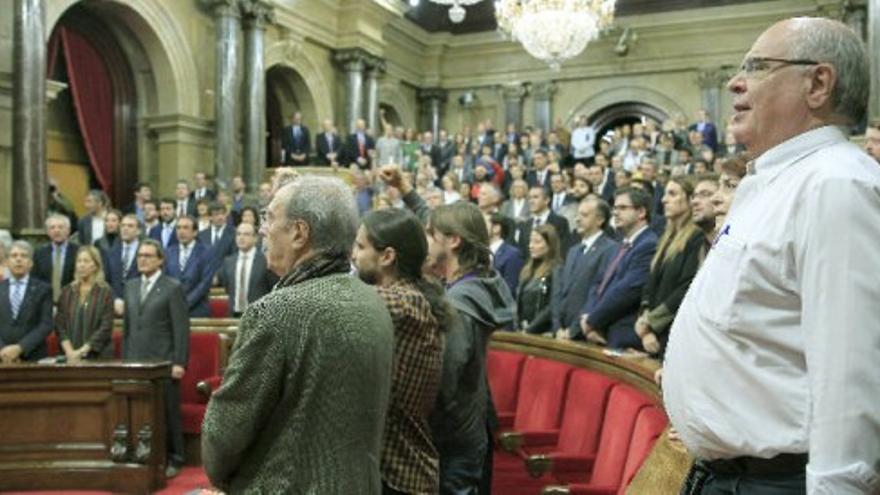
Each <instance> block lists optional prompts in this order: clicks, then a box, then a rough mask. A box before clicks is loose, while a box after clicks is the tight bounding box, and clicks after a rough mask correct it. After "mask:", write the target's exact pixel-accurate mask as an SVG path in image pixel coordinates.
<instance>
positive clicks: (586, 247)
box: [581, 230, 602, 250]
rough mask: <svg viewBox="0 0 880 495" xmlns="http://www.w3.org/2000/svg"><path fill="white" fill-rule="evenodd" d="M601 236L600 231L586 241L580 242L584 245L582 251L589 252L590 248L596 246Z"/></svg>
mask: <svg viewBox="0 0 880 495" xmlns="http://www.w3.org/2000/svg"><path fill="white" fill-rule="evenodd" d="M601 235H602V231H601V230H600V231H598V232H596V233H595V234H593V235H591V236H590V237H587V238H586V239H584V240H583V241H581V242H582V243H583V245H584V250H589V249H590V248H591V247H593V244H596V240H597V239H599V236H601Z"/></svg>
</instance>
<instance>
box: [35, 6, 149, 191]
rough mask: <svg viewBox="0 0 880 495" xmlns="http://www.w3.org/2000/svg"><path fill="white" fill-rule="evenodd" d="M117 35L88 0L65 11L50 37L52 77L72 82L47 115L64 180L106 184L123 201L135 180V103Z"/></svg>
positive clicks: (53, 151) (130, 73) (132, 83)
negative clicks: (90, 5) (78, 166)
mask: <svg viewBox="0 0 880 495" xmlns="http://www.w3.org/2000/svg"><path fill="white" fill-rule="evenodd" d="M117 29H118V28H117ZM118 36H119V35H118V34H117V33H115V32H114V31H113V30H112V28H111V27H110V24H109V23H108V22H107V21H106V20H105V18H104V17H103V16H102V15H100V13H96V12H94V11H92V10H91V9H90V8H89V5H88V4H87V3H83V4H77V5H74V6H73V7H71V8H70V9H68V10H67V11H66V12H65V13H64V15H62V16H61V18H60V19H59V21H58V24H56V26H55V28H54V29H53V31H52V35H51V37H50V41H49V50H48V54H49V60H48V63H49V68H48V76H49V78H50V79H52V80H55V81H58V82H61V83H64V84H66V85H67V88H66V90H65V91H63V92H62V93H61V95H60V97H59V98H57V99H55V100H54V101H52V102H50V103H49V104H48V109H47V111H48V117H49V118H48V120H47V122H48V125H49V131H50V132H49V137H50V143H49V144H50V146H49V148H50V149H49V152H50V157H51V158H55V160H54V162H55V165H56V166H55V171H56V173H59V174H61V177H60V180H61V181H66V182H73V184H68V186H69V187H73V188H76V189H80V188H81V189H88V188H99V189H103V190H104V191H105V192H106V193H107V194H108V195H109V196H110V198H111V200H112V202H113V204H114V205H117V206H123V205H125V204H127V203H128V202H130V201H131V189H132V187H131V186H132V184H134V183H135V182H137V180H138V152H137V147H138V143H137V139H138V136H137V122H138V106H137V89H136V84H135V80H134V75H133V70H132V66H131V64H130V63H129V59H128V57H127V55H126V53H125V51H124V50H123V48H122V46H121V44H120V42H119V41H118V39H119V38H118ZM77 164H79V165H81V167H80V170H79V173H77V167H76V165H77ZM83 180H85V182H86V184H76V182H82V181H83ZM77 186H79V187H77Z"/></svg>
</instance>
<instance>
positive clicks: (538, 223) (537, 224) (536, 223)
mask: <svg viewBox="0 0 880 495" xmlns="http://www.w3.org/2000/svg"><path fill="white" fill-rule="evenodd" d="M540 226H541V217H535V220H534V221H533V222H532V228H535V227H540Z"/></svg>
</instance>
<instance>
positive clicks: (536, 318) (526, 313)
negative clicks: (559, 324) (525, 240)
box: [516, 224, 562, 334]
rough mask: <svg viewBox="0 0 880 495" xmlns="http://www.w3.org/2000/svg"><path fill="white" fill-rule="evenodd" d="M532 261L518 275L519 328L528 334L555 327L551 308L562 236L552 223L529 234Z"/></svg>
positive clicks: (517, 306)
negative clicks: (560, 236)
mask: <svg viewBox="0 0 880 495" xmlns="http://www.w3.org/2000/svg"><path fill="white" fill-rule="evenodd" d="M529 256H530V258H529V260H528V261H527V262H526V265H525V266H524V267H523V269H522V272H520V275H519V286H518V287H517V289H516V308H517V319H518V322H519V329H520V330H521V331H523V332H525V333H539V334H540V333H547V332H551V331H552V330H553V328H552V326H553V319H552V311H551V308H550V300H551V291H552V288H553V274H554V273H553V272H554V271H556V270H557V268H558V267H559V266H560V265H561V264H562V263H561V259H560V256H559V235H558V233H557V232H556V229H555V228H554V227H553V226H552V225H549V224H544V225H540V226H538V227H536V228H534V229H533V230H532V233H531V236H530V237H529Z"/></svg>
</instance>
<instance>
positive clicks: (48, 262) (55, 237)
mask: <svg viewBox="0 0 880 495" xmlns="http://www.w3.org/2000/svg"><path fill="white" fill-rule="evenodd" d="M46 234H47V235H48V237H49V241H50V242H49V243H48V244H44V245H43V246H41V247H40V248H38V249H37V251H36V252H35V253H34V256H33V259H34V271H33V275H34V278H37V279H39V280H42V281H43V282H46V283H47V284H49V286H50V287H52V301H53V302H55V301H58V296H59V295H61V288H62V287H64V286H65V285H67V284H69V283H70V282H71V281H72V280H73V270H74V267H75V266H76V252H77V250H78V249H79V245H78V244H76V243H75V242H73V241H71V240H69V238H70V219H69V218H67V217H66V216H64V215H58V214H54V215H49V218H47V219H46Z"/></svg>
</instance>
